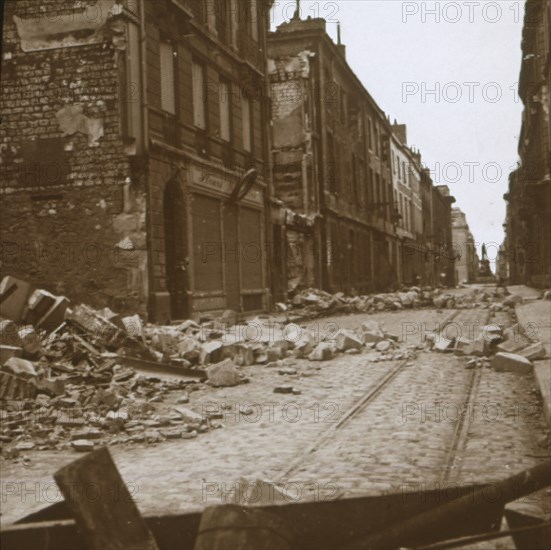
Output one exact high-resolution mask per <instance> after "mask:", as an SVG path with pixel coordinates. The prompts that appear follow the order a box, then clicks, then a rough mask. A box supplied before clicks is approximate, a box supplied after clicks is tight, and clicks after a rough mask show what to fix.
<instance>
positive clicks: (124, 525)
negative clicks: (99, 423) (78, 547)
mask: <svg viewBox="0 0 551 550" xmlns="http://www.w3.org/2000/svg"><path fill="white" fill-rule="evenodd" d="M54 479H55V481H56V483H57V484H58V486H59V488H60V490H61V492H62V494H63V496H64V497H65V500H66V501H67V504H68V506H69V508H70V509H71V512H72V514H73V516H74V518H75V521H76V524H77V526H78V528H79V530H80V531H81V532H82V534H83V540H84V541H86V544H87V546H88V548H89V549H90V550H120V549H122V548H125V549H129V550H130V549H131V550H158V546H157V543H156V542H155V539H154V538H153V535H152V534H151V532H150V531H149V529H148V527H147V525H146V523H145V521H144V520H143V519H142V517H141V515H140V512H139V510H138V508H137V506H136V504H135V503H134V501H133V500H132V498H131V496H130V493H129V492H128V489H127V487H126V485H125V484H124V481H123V480H122V477H121V475H120V474H119V471H118V470H117V467H116V466H115V463H114V462H113V459H112V458H111V454H110V453H109V450H108V449H107V447H104V448H102V449H99V450H97V451H94V452H92V453H89V454H87V455H86V456H84V457H82V458H80V459H78V460H75V461H74V462H71V464H68V465H67V466H64V467H63V468H61V469H60V470H58V471H57V472H56V473H55V474H54Z"/></svg>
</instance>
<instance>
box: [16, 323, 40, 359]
mask: <svg viewBox="0 0 551 550" xmlns="http://www.w3.org/2000/svg"><path fill="white" fill-rule="evenodd" d="M18 335H19V337H20V338H21V347H22V348H23V351H24V353H25V354H27V355H31V356H32V355H35V354H36V353H38V352H39V351H40V350H41V349H42V344H41V342H40V338H39V337H38V334H37V333H36V330H35V329H34V327H33V326H32V325H26V326H24V327H21V328H20V329H19V332H18Z"/></svg>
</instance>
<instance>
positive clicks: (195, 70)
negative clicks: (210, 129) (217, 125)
mask: <svg viewBox="0 0 551 550" xmlns="http://www.w3.org/2000/svg"><path fill="white" fill-rule="evenodd" d="M192 79H193V123H194V124H195V126H197V127H198V128H203V129H204V128H205V84H204V79H203V67H202V66H201V65H200V64H199V63H193V66H192Z"/></svg>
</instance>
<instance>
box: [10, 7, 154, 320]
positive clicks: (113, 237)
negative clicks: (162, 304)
mask: <svg viewBox="0 0 551 550" xmlns="http://www.w3.org/2000/svg"><path fill="white" fill-rule="evenodd" d="M113 4H114V2H113V1H112V0H102V1H100V2H97V3H96V2H79V3H76V2H66V1H61V0H42V1H41V2H36V1H35V0H17V1H15V0H7V2H6V3H5V6H4V40H3V51H2V88H1V94H0V110H1V112H2V116H3V120H2V124H1V125H0V149H1V154H2V165H1V178H0V179H1V194H0V201H1V204H0V206H1V208H2V213H3V214H2V221H1V235H0V239H1V244H2V264H1V270H2V274H3V275H4V274H13V275H16V276H19V277H22V278H25V279H28V280H30V281H31V282H33V283H35V284H37V285H40V286H42V287H44V288H47V289H49V290H52V291H54V292H57V293H64V294H66V295H67V296H68V297H70V298H71V299H72V300H73V301H81V300H82V301H86V302H88V303H91V304H92V305H94V306H103V305H109V306H111V307H114V308H117V309H118V310H122V311H125V310H128V311H130V310H131V311H137V312H144V311H145V303H146V298H145V297H146V294H147V277H146V276H145V265H146V264H145V257H146V252H145V234H144V224H145V215H144V212H145V204H144V198H143V193H142V191H141V184H140V183H139V182H137V181H136V179H134V183H133V180H132V179H131V178H132V169H131V166H130V163H129V157H128V156H127V155H126V153H125V149H124V144H123V142H122V140H121V139H120V120H119V104H118V101H119V97H118V95H119V81H118V67H117V58H118V56H119V55H123V49H124V29H122V30H121V28H120V21H117V18H114V17H113V16H112V15H111V14H110V11H109V10H110V9H111V8H112V7H113ZM79 5H80V6H81V7H79ZM14 16H15V17H14ZM117 245H119V246H117Z"/></svg>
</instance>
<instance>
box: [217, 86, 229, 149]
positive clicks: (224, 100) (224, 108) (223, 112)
mask: <svg viewBox="0 0 551 550" xmlns="http://www.w3.org/2000/svg"><path fill="white" fill-rule="evenodd" d="M229 92H230V89H229V84H228V83H227V82H224V81H222V80H221V81H220V97H219V103H220V137H221V138H222V139H223V140H225V141H230V93H229Z"/></svg>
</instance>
